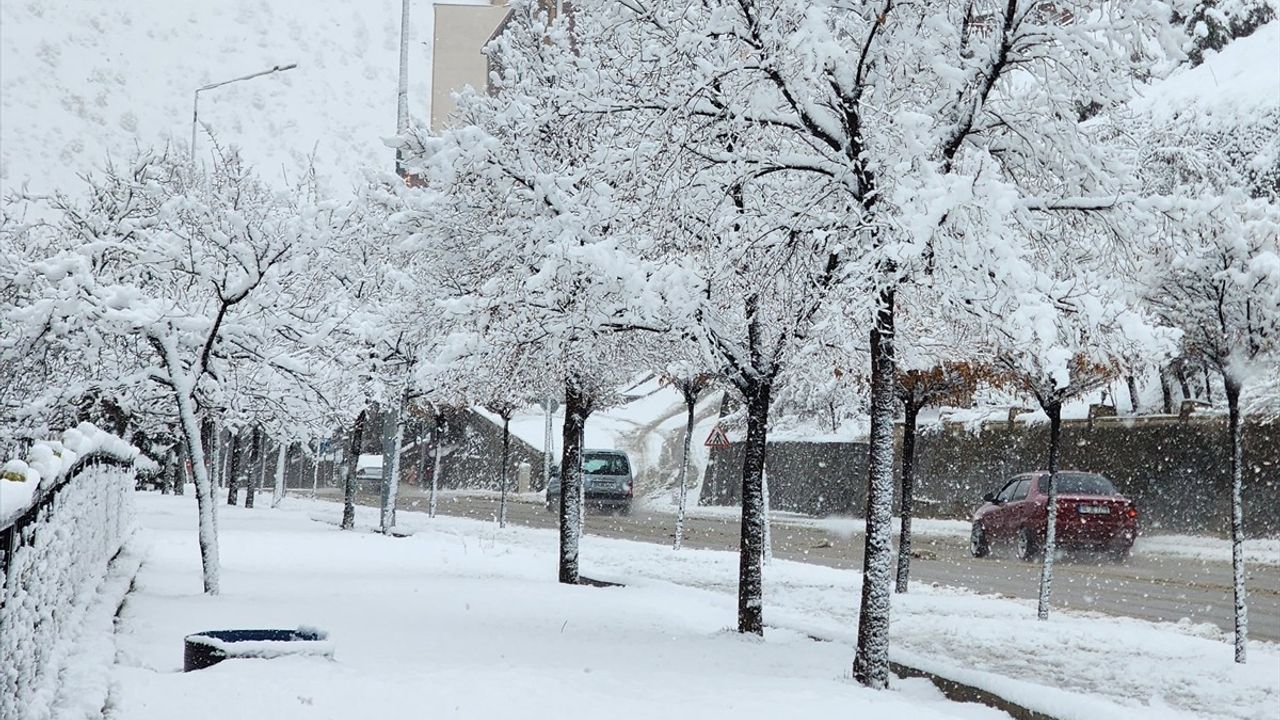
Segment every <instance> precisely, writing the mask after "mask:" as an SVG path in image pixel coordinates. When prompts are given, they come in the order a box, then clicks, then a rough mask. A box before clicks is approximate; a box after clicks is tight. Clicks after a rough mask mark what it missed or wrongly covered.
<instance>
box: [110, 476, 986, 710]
mask: <svg viewBox="0 0 1280 720" xmlns="http://www.w3.org/2000/svg"><path fill="white" fill-rule="evenodd" d="M138 504H139V514H138V517H139V522H140V524H141V525H142V530H141V537H140V538H139V540H140V541H141V542H142V543H143V544H146V545H149V551H148V553H147V558H146V560H145V563H144V565H143V567H142V570H141V572H140V573H139V574H138V576H137V581H136V585H135V588H134V591H133V592H132V594H131V595H130V596H129V599H128V601H127V603H126V605H125V607H124V610H123V612H122V614H121V617H120V622H119V624H118V630H117V635H116V638H115V639H116V647H117V652H116V665H115V667H114V668H113V670H112V678H111V679H112V684H113V686H114V693H113V696H112V698H111V700H110V702H109V703H108V713H107V715H108V717H110V718H121V719H128V720H173V719H174V718H183V719H184V720H205V719H207V720H215V719H217V720H225V719H226V718H237V719H241V718H242V719H244V720H257V719H263V720H265V719H267V718H270V719H271V720H304V719H306V720H311V719H313V718H341V719H342V720H352V719H355V718H402V717H403V718H410V717H412V718H418V717H423V718H475V719H477V720H480V719H483V720H503V719H505V718H510V719H512V720H527V719H536V720H541V719H543V718H545V719H547V720H553V719H554V720H576V719H579V718H581V719H583V720H586V719H588V718H590V719H591V720H600V719H601V718H610V719H613V718H618V719H620V720H630V719H635V720H640V719H642V718H643V719H646V720H649V719H652V718H660V717H691V718H733V720H765V719H766V718H778V717H793V716H797V717H813V718H828V717H838V716H856V717H868V718H876V717H886V718H887V717H900V718H920V719H921V720H952V719H954V720H996V719H997V718H1000V717H1003V715H1002V714H1000V713H997V712H995V711H992V710H990V709H989V708H985V707H982V706H975V705H961V704H956V703H952V702H950V701H946V700H945V699H943V698H941V696H940V694H939V693H937V691H935V690H934V689H933V688H932V686H931V685H929V684H928V683H927V682H925V681H923V680H912V681H907V682H903V683H902V684H901V685H900V686H899V688H898V689H896V690H894V691H890V692H875V691H871V690H868V689H866V688H863V687H861V686H858V685H856V684H854V683H853V682H851V681H849V680H848V679H847V677H846V675H847V672H848V657H847V651H846V649H845V648H843V647H841V646H839V645H837V644H833V643H815V642H812V641H811V640H809V639H808V638H807V637H805V636H804V635H803V634H801V633H799V632H794V631H777V632H774V633H771V635H770V637H769V638H768V640H767V641H760V640H758V639H756V638H753V637H743V636H740V635H738V634H737V633H736V632H727V631H725V630H724V628H725V625H726V622H727V620H729V619H730V618H729V616H727V615H726V614H725V612H724V610H723V608H722V602H721V598H720V597H719V596H717V595H712V594H707V593H703V592H700V591H696V590H690V589H686V588H680V587H676V586H671V585H666V586H652V587H634V588H631V587H628V588H592V587H574V586H565V585H561V584H559V583H557V582H555V578H554V574H555V557H556V556H555V553H554V552H551V551H549V548H551V547H553V545H550V544H548V543H547V542H546V540H547V537H544V536H549V533H545V532H544V533H534V534H532V535H531V536H530V537H531V538H532V540H533V542H525V541H524V540H525V538H524V537H505V536H496V535H495V534H494V533H493V532H492V531H491V530H490V528H489V527H488V526H487V525H486V524H484V523H478V522H467V521H453V520H449V521H445V519H443V518H439V519H438V521H439V522H434V521H425V519H423V522H417V521H418V520H419V518H417V517H413V518H410V519H409V522H408V523H407V524H409V525H414V526H417V527H419V530H418V532H417V534H415V535H413V536H412V537H408V538H389V537H384V536H382V535H378V534H374V533H371V532H369V531H368V530H367V528H368V527H369V526H370V523H371V521H372V520H373V518H374V516H375V513H373V512H372V511H370V510H366V509H365V508H361V509H360V518H359V521H360V524H361V527H362V528H366V529H362V530H358V531H356V532H340V531H338V530H336V529H335V528H334V527H333V526H332V525H330V524H329V523H328V522H315V521H313V520H311V519H310V518H309V516H310V515H312V514H316V513H317V512H318V510H319V511H323V512H328V513H331V514H333V516H334V517H335V518H336V517H337V513H338V512H339V511H340V508H339V507H336V506H335V505H333V504H331V503H330V504H321V503H316V502H311V501H293V502H290V503H289V505H290V506H292V508H293V509H283V510H271V509H269V508H258V509H255V510H251V511H250V510H244V509H243V508H220V517H219V527H220V531H221V550H222V558H223V563H224V566H223V575H222V581H223V582H222V584H223V594H222V595H220V596H218V597H206V596H203V595H201V594H200V592H199V591H200V579H199V554H198V552H197V549H196V546H195V532H194V528H193V523H194V517H195V508H194V503H193V502H192V501H191V500H190V499H189V498H181V497H173V496H167V497H166V496H157V495H151V494H144V495H139V496H138ZM404 515H413V514H411V513H404ZM428 525H430V527H428ZM298 625H311V626H315V627H319V628H322V629H324V630H327V631H328V632H329V633H330V639H331V640H332V642H333V643H334V645H335V648H336V652H335V656H334V660H333V661H328V660H324V659H321V658H314V657H312V658H278V659H274V660H231V661H226V662H223V663H221V664H219V665H215V666H213V667H211V668H208V669H205V670H200V671H196V672H191V673H183V672H181V666H182V638H183V636H184V635H186V634H188V633H191V632H196V631H200V630H210V629H227V628H261V627H283V628H290V627H296V626H298Z"/></svg>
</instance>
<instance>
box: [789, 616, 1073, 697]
mask: <svg viewBox="0 0 1280 720" xmlns="http://www.w3.org/2000/svg"><path fill="white" fill-rule="evenodd" d="M767 627H773V628H777V629H779V630H783V629H787V628H786V627H785V626H783V625H769V626H767ZM803 634H804V635H805V636H807V637H808V638H809V639H810V640H812V641H814V642H836V641H835V640H832V639H831V638H824V637H819V636H817V635H814V634H813V633H811V632H803ZM889 671H890V672H892V673H893V674H894V675H897V676H898V677H900V678H924V679H925V680H928V681H929V682H931V683H933V686H934V687H936V688H938V691H939V692H941V693H942V694H943V696H945V697H946V698H947V699H948V700H950V701H952V702H958V703H978V704H980V705H986V706H987V707H989V708H993V709H995V710H1000V711H1001V712H1004V713H1006V714H1008V715H1009V717H1011V718H1013V720H1060V718H1058V717H1057V716H1054V715H1048V714H1046V713H1042V712H1040V711H1038V710H1032V709H1031V708H1029V707H1024V706H1022V705H1019V704H1017V703H1015V702H1013V701H1012V700H1007V699H1005V698H1003V697H1001V696H999V695H997V694H995V693H993V692H991V691H990V690H983V689H982V688H978V687H974V686H973V685H966V684H965V683H962V682H959V681H957V680H952V679H951V678H948V677H943V676H942V675H938V674H937V673H932V672H929V671H927V670H921V669H920V668H915V667H911V666H910V665H903V664H902V663H900V662H895V661H893V660H890V661H889Z"/></svg>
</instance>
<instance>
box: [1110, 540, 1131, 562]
mask: <svg viewBox="0 0 1280 720" xmlns="http://www.w3.org/2000/svg"><path fill="white" fill-rule="evenodd" d="M1132 552H1133V543H1120V544H1117V545H1112V546H1111V547H1110V548H1109V549H1108V550H1107V557H1108V558H1110V559H1111V562H1113V563H1123V562H1125V561H1126V560H1128V559H1129V554H1130V553H1132Z"/></svg>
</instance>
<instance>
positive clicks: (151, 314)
mask: <svg viewBox="0 0 1280 720" xmlns="http://www.w3.org/2000/svg"><path fill="white" fill-rule="evenodd" d="M44 205H45V207H46V208H47V212H49V213H50V214H51V215H52V217H53V219H52V220H50V221H49V223H48V224H47V225H43V226H40V227H38V228H33V229H32V231H31V232H33V233H39V234H41V235H42V237H43V239H42V242H43V243H44V244H43V245H42V247H44V248H45V252H44V253H42V255H43V257H39V258H33V259H32V261H31V262H29V263H27V264H26V265H25V266H24V267H23V268H21V269H20V271H19V273H18V278H19V280H18V281H19V282H20V283H21V284H22V285H23V286H24V288H25V289H24V295H23V297H24V302H22V303H20V304H19V305H17V306H16V307H13V308H11V309H9V310H8V312H7V314H6V322H7V323H12V324H13V325H14V326H15V327H19V328H22V329H23V337H24V338H26V339H28V340H29V341H30V342H32V343H37V344H39V343H47V344H49V345H52V346H54V347H57V348H60V349H61V350H62V351H64V352H69V353H74V354H76V355H78V356H80V357H86V358H107V357H109V358H111V360H112V365H111V366H109V367H97V368H95V369H94V372H93V373H92V384H93V385H94V386H95V387H97V388H98V389H100V390H101V391H102V392H105V393H116V392H120V393H128V392H134V391H137V390H138V389H139V388H143V387H146V386H154V387H159V388H161V389H163V391H164V393H165V394H166V395H167V396H168V400H169V402H170V403H171V405H170V406H169V407H170V408H171V409H172V414H173V417H174V418H175V419H176V421H177V423H178V426H179V427H180V429H181V433H182V437H183V442H184V444H185V450H186V456H187V457H188V458H189V459H190V460H191V462H192V466H193V469H194V473H195V485H196V498H197V504H198V507H199V539H200V543H199V544H200V551H201V558H202V565H203V571H204V573H203V574H204V588H205V591H206V592H208V593H211V594H213V593H217V592H218V588H219V579H218V567H219V564H218V547H217V526H216V519H215V508H214V503H213V489H212V486H211V483H210V478H209V473H208V467H207V464H206V462H205V448H204V443H203V441H202V433H201V427H200V425H201V423H200V420H199V417H200V414H201V412H202V408H203V407H204V406H210V407H212V406H216V405H219V404H223V403H222V402H221V401H222V400H223V399H224V398H225V397H226V394H227V393H228V392H231V388H228V387H227V386H226V381H227V380H228V379H229V378H231V377H232V376H239V377H244V376H247V375H253V374H255V373H263V374H268V375H270V377H271V378H272V383H273V384H275V385H276V386H278V387H280V386H284V385H290V386H291V387H290V390H289V392H291V393H294V394H296V395H301V396H310V395H311V394H312V392H313V388H312V387H311V385H310V379H311V377H310V372H309V367H308V364H307V362H306V361H305V359H304V358H305V357H306V355H307V353H308V352H309V351H310V350H311V349H313V348H314V347H317V346H319V345H322V343H323V337H322V333H321V334H320V335H319V336H316V335H311V336H307V335H306V330H307V329H308V328H309V320H311V319H313V318H312V317H311V314H310V311H311V310H312V308H314V305H313V303H314V302H315V300H316V298H317V297H320V296H323V290H322V289H321V288H317V287H314V285H313V284H312V283H311V282H310V280H311V279H312V278H310V277H309V275H308V273H307V270H308V267H309V265H308V263H309V260H310V256H311V255H310V254H311V251H312V249H313V248H314V247H315V246H316V244H317V243H319V242H322V241H323V240H324V239H325V238H327V237H328V235H327V227H326V216H325V214H324V213H323V212H319V211H317V209H316V208H315V206H314V205H312V204H310V203H309V202H308V200H307V198H305V197H303V196H301V195H299V194H297V193H282V192H277V191H273V190H270V189H268V188H267V187H266V186H265V185H263V184H262V183H260V182H259V181H258V180H257V179H256V177H255V176H254V175H253V173H252V172H251V171H250V170H249V169H248V168H247V167H246V166H245V165H244V164H243V163H242V162H241V161H240V159H239V158H238V157H236V156H235V155H234V154H223V155H220V156H219V158H218V160H217V162H215V164H214V165H213V167H212V168H210V169H209V170H208V172H203V171H200V170H197V169H196V168H194V167H193V166H191V165H190V164H189V163H188V162H186V161H185V160H182V159H177V158H174V157H172V156H171V155H169V154H167V153H166V152H163V151H160V152H154V151H143V152H141V153H140V154H139V155H138V156H137V157H135V158H133V159H132V160H131V161H130V162H129V163H128V164H127V165H123V166H122V165H109V166H108V167H107V168H106V169H105V170H104V172H103V173H102V174H101V175H100V176H98V177H94V178H91V179H90V191H89V193H88V194H87V196H86V197H85V198H83V199H81V198H74V197H70V196H65V195H57V196H54V197H52V198H47V199H45V201H44ZM249 365H252V366H254V368H255V370H254V371H253V372H252V373H245V372H244V368H246V367H247V366H249Z"/></svg>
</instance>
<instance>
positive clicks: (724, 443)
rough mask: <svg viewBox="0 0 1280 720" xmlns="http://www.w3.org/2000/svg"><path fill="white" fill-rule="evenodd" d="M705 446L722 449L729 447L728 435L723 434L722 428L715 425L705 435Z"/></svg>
mask: <svg viewBox="0 0 1280 720" xmlns="http://www.w3.org/2000/svg"><path fill="white" fill-rule="evenodd" d="M706 446H707V447H709V448H719V449H721V450H723V449H724V448H727V447H729V436H728V435H725V434H724V429H723V428H721V427H720V426H719V425H717V426H715V427H713V428H711V434H710V435H708V436H707V442H706Z"/></svg>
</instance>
